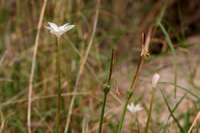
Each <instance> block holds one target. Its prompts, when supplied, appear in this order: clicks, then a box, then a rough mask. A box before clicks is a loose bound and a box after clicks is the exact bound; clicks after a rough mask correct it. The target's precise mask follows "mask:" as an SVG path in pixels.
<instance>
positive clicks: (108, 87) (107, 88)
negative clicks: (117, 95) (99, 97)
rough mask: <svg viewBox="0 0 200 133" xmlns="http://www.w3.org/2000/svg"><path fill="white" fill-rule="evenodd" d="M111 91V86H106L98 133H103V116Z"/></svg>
mask: <svg viewBox="0 0 200 133" xmlns="http://www.w3.org/2000/svg"><path fill="white" fill-rule="evenodd" d="M109 90H110V86H109V85H105V86H104V99H103V105H102V110H101V116H100V122H99V131H98V133H101V132H102V125H103V116H104V110H105V106H106V99H107V94H108V92H109Z"/></svg>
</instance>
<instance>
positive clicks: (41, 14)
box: [27, 0, 47, 133]
mask: <svg viewBox="0 0 200 133" xmlns="http://www.w3.org/2000/svg"><path fill="white" fill-rule="evenodd" d="M46 4H47V0H44V2H43V6H42V10H41V13H40V19H39V23H38V27H37V35H36V39H35V45H34V53H33V58H32V66H31V74H30V78H29V92H28V110H27V126H28V133H31V101H32V100H31V96H32V89H33V78H34V71H35V64H36V55H37V49H38V45H39V36H40V29H41V26H42V21H43V18H44V12H45V8H46Z"/></svg>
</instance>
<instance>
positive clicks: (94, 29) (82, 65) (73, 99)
mask: <svg viewBox="0 0 200 133" xmlns="http://www.w3.org/2000/svg"><path fill="white" fill-rule="evenodd" d="M99 8H100V0H97V8H96V14H95V20H94V25H93V31H92V35H91V38H90V41H89V45H88V47H87V50H86V53H85V56H84V57H83V60H82V62H81V64H80V68H79V72H78V74H77V78H76V82H75V87H74V91H73V93H76V92H77V89H78V84H79V81H80V77H81V75H82V73H83V69H84V66H85V63H86V61H87V58H88V55H89V52H90V49H91V46H92V43H93V40H94V36H95V33H96V28H97V22H98V17H99ZM75 99H76V95H73V96H72V100H71V103H70V107H69V112H68V115H67V119H66V125H65V131H64V133H67V131H68V128H69V123H70V118H71V115H72V110H73V106H74V101H75Z"/></svg>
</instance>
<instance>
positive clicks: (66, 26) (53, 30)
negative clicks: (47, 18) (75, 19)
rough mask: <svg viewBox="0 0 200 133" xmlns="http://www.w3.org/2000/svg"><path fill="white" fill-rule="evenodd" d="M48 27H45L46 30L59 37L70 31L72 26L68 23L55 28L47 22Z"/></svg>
mask: <svg viewBox="0 0 200 133" xmlns="http://www.w3.org/2000/svg"><path fill="white" fill-rule="evenodd" d="M48 24H49V26H46V27H45V28H47V29H48V30H50V32H51V33H52V34H54V35H56V36H57V37H60V36H61V35H62V34H63V33H65V32H67V31H69V30H71V29H72V28H73V27H74V25H69V24H68V23H66V24H64V25H62V26H57V25H56V24H55V23H51V22H48Z"/></svg>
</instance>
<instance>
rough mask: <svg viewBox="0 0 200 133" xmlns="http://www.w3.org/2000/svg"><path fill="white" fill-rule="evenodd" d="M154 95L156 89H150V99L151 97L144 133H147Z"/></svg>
mask: <svg viewBox="0 0 200 133" xmlns="http://www.w3.org/2000/svg"><path fill="white" fill-rule="evenodd" d="M155 94H156V87H152V97H151V102H150V107H149V112H148V119H147V123H146V128H145V132H144V133H148V128H149V122H150V119H151V114H152V107H153V102H154V97H155Z"/></svg>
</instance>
